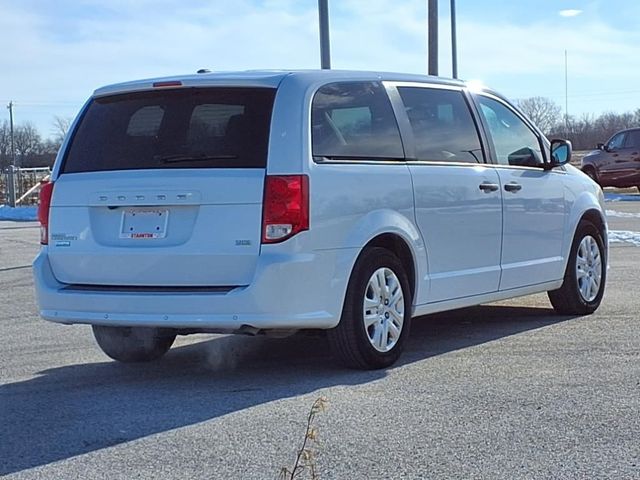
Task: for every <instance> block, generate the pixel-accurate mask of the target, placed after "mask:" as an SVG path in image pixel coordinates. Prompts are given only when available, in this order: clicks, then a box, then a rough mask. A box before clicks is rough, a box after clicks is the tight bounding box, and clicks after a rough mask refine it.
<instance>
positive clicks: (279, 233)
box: [262, 175, 309, 243]
mask: <svg viewBox="0 0 640 480" xmlns="http://www.w3.org/2000/svg"><path fill="white" fill-rule="evenodd" d="M262 208H263V213H262V243H277V242H282V241H284V240H286V239H288V238H291V237H293V236H294V235H295V234H297V233H300V232H302V231H304V230H309V177H307V176H306V175H268V176H267V177H266V179H265V184H264V204H263V206H262Z"/></svg>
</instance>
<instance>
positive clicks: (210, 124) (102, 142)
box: [62, 88, 275, 173]
mask: <svg viewBox="0 0 640 480" xmlns="http://www.w3.org/2000/svg"><path fill="white" fill-rule="evenodd" d="M274 97H275V90H274V89H270V88H184V89H175V90H161V91H150V92H138V93H129V94H124V95H114V96H110V97H103V98H97V99H94V100H93V101H92V102H91V103H90V105H89V107H88V108H87V110H86V112H85V113H84V114H83V117H82V120H81V121H80V124H79V125H78V128H77V129H76V131H75V133H74V135H73V140H72V142H71V145H70V147H69V149H68V150H67V154H66V158H65V160H64V163H63V167H62V172H63V173H77V172H95V171H105V170H132V169H152V168H215V167H218V168H264V167H265V166H266V163H267V148H268V142H269V126H270V123H271V111H272V107H273V99H274Z"/></svg>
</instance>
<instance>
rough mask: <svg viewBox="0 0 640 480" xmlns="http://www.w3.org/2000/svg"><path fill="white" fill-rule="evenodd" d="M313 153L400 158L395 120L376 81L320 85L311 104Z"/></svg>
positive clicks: (320, 154) (400, 151) (336, 155)
mask: <svg viewBox="0 0 640 480" xmlns="http://www.w3.org/2000/svg"><path fill="white" fill-rule="evenodd" d="M311 124H312V131H311V134H312V142H313V155H314V156H315V157H326V158H338V159H339V158H347V159H362V160H369V159H372V160H375V159H389V158H392V159H395V158H399V159H403V158H404V150H403V148H402V141H401V140H400V132H399V130H398V124H397V122H396V118H395V116H394V114H393V109H392V108H391V102H390V101H389V98H388V97H387V93H386V91H385V89H384V87H383V86H382V85H381V84H380V83H378V82H340V83H331V84H329V85H325V86H324V87H322V88H320V89H319V90H318V92H317V93H316V94H315V96H314V97H313V104H312V107H311Z"/></svg>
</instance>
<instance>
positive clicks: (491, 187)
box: [479, 182, 500, 193]
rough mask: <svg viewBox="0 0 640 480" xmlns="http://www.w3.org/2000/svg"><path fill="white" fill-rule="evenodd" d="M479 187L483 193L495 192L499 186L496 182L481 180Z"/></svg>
mask: <svg viewBox="0 0 640 480" xmlns="http://www.w3.org/2000/svg"><path fill="white" fill-rule="evenodd" d="M479 187H480V190H482V191H483V192H484V193H489V192H495V191H496V190H498V189H499V188H500V187H499V186H498V184H497V183H489V182H482V183H481V184H480V185H479Z"/></svg>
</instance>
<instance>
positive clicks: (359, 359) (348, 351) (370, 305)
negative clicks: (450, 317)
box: [328, 247, 411, 370]
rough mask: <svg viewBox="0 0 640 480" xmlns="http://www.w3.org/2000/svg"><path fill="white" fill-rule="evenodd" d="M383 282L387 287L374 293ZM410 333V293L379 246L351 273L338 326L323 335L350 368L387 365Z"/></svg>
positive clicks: (399, 267)
mask: <svg viewBox="0 0 640 480" xmlns="http://www.w3.org/2000/svg"><path fill="white" fill-rule="evenodd" d="M383 282H384V285H385V286H386V287H387V288H386V289H385V290H383V291H382V292H380V293H381V295H378V293H377V292H376V289H378V290H379V286H380V285H381V284H382V283H383ZM389 288H390V290H389ZM398 295H400V296H401V298H398ZM394 298H395V300H394ZM367 299H369V300H367ZM365 311H366V312H368V313H367V322H371V323H370V324H369V326H368V327H366V326H365ZM410 329H411V290H410V287H409V281H408V278H407V274H406V272H405V270H404V268H403V266H402V263H401V262H400V260H399V259H398V257H396V256H395V255H394V254H392V253H391V252H390V251H389V250H386V249H384V248H378V247H374V248H369V249H366V250H365V251H364V252H362V253H361V254H360V257H359V258H358V260H357V262H356V265H355V267H354V269H353V272H352V273H351V278H350V279H349V285H348V287H347V292H346V296H345V300H344V306H343V308H342V316H341V318H340V323H339V324H338V326H337V327H335V328H333V329H331V330H329V331H328V338H329V344H330V346H331V350H332V352H333V354H334V356H335V357H337V359H338V360H339V361H340V362H341V363H342V364H344V365H345V366H347V367H350V368H358V369H363V370H365V369H379V368H386V367H389V366H390V365H392V364H393V363H394V362H395V361H396V360H397V359H398V357H400V354H401V353H402V350H403V348H404V344H405V342H406V339H407V337H408V336H409V331H410ZM374 343H375V345H374Z"/></svg>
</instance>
